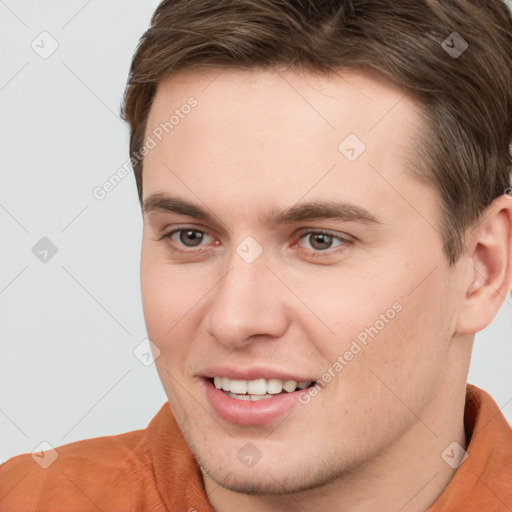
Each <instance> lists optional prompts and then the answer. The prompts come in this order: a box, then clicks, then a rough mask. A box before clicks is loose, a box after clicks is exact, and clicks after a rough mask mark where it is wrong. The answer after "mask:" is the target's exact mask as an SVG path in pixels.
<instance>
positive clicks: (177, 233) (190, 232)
mask: <svg viewBox="0 0 512 512" xmlns="http://www.w3.org/2000/svg"><path fill="white" fill-rule="evenodd" d="M165 237H166V238H169V239H170V240H171V241H172V242H173V243H174V244H176V245H177V246H178V248H177V249H176V250H178V251H180V250H181V249H179V247H187V248H190V249H193V248H194V247H199V246H200V245H201V242H203V241H204V240H207V239H208V238H213V237H211V236H210V235H209V234H208V233H206V232H205V231H201V230H199V229H192V228H181V229H175V230H174V231H171V232H170V233H168V234H167V235H165ZM203 245H204V244H203Z"/></svg>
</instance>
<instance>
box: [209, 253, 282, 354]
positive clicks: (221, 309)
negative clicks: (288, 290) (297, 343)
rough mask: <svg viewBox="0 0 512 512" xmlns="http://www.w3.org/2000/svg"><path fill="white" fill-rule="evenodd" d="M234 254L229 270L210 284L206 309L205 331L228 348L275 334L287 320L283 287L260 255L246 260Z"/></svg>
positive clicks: (277, 335)
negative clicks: (255, 258)
mask: <svg viewBox="0 0 512 512" xmlns="http://www.w3.org/2000/svg"><path fill="white" fill-rule="evenodd" d="M237 258H238V256H237V255H234V258H233V259H232V260H231V265H230V267H229V271H228V272H227V273H226V274H225V275H224V277H223V278H222V279H221V280H220V282H219V283H218V285H217V286H216V287H215V288H214V293H213V294H212V295H211V297H210V303H209V306H210V307H209V308H208V310H207V312H206V325H207V327H208V330H209V334H210V335H211V336H213V337H214V338H215V339H216V340H217V341H218V342H219V343H221V344H223V345H225V346H227V347H230V348H240V347H243V346H245V345H247V344H249V343H252V342H254V341H255V340H256V339H260V340H261V339H269V338H278V337H280V336H282V335H283V334H284V333H285V332H286V329H287V328H288V321H289V319H288V317H287V313H286V312H287V310H288V308H286V307H285V304H284V300H285V296H286V295H285V289H284V287H283V285H282V283H280V282H279V280H278V279H277V278H276V276H275V275H274V274H273V273H272V272H271V270H270V269H269V268H268V267H267V266H266V264H265V261H264V259H263V258H260V259H258V260H257V261H255V262H253V263H246V262H245V261H242V260H241V259H240V258H238V260H239V261H236V259H237ZM212 291H213V290H212Z"/></svg>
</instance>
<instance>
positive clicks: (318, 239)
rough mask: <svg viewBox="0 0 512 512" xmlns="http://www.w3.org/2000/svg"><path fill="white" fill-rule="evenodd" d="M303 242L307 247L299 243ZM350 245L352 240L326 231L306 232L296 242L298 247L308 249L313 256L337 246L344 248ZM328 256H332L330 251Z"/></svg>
mask: <svg viewBox="0 0 512 512" xmlns="http://www.w3.org/2000/svg"><path fill="white" fill-rule="evenodd" d="M303 240H304V241H305V242H306V243H307V244H308V245H309V247H308V246H307V245H306V246H304V245H303V244H302V243H301V241H303ZM336 242H337V243H336ZM350 244H353V241H352V240H350V239H348V238H343V237H341V236H338V235H335V234H333V233H329V232H326V231H308V232H306V233H302V234H301V235H300V238H299V241H298V242H297V245H298V246H299V247H303V248H306V249H309V250H310V251H311V252H312V253H313V255H314V256H316V255H319V254H318V253H321V252H326V251H328V250H329V249H332V248H336V247H339V246H343V248H344V246H346V245H350ZM329 254H332V251H330V252H329ZM326 256H327V255H326Z"/></svg>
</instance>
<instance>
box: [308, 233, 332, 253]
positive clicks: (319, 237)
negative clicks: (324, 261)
mask: <svg viewBox="0 0 512 512" xmlns="http://www.w3.org/2000/svg"><path fill="white" fill-rule="evenodd" d="M311 236H312V240H314V242H311V246H312V247H314V248H315V249H328V248H329V246H330V245H331V243H332V236H331V235H326V234H323V233H318V234H314V235H311ZM317 241H319V244H317V243H316V242H317ZM322 244H323V245H322Z"/></svg>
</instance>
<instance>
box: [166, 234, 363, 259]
mask: <svg viewBox="0 0 512 512" xmlns="http://www.w3.org/2000/svg"><path fill="white" fill-rule="evenodd" d="M182 231H194V232H196V233H202V234H203V235H208V236H211V237H212V238H213V236H212V235H211V234H210V233H209V232H208V231H204V230H202V229H192V228H179V229H174V230H172V231H170V232H169V233H167V234H166V235H164V236H163V237H162V239H163V238H169V239H171V238H172V236H173V235H174V234H176V233H180V232H182ZM309 235H327V236H330V237H332V238H333V239H337V240H338V241H339V242H341V243H340V244H339V245H338V246H336V247H340V246H345V247H343V248H342V249H338V250H336V247H335V248H334V249H333V250H331V249H325V250H324V251H320V250H315V249H306V248H303V247H301V248H300V249H301V250H306V251H307V252H308V253H309V255H310V256H312V257H313V258H324V257H328V256H332V255H333V253H337V252H340V251H344V250H345V248H346V246H347V245H353V243H354V241H353V240H350V239H348V238H343V237H341V236H339V235H336V234H334V233H331V232H329V231H324V230H321V229H320V230H309V231H303V232H301V233H300V234H299V235H298V238H297V241H296V242H295V243H294V246H295V245H296V244H297V243H298V242H299V241H300V240H302V239H303V238H305V237H307V236H309ZM171 249H172V251H173V252H177V253H181V254H198V253H199V254H201V253H204V252H208V251H209V250H210V249H211V248H210V247H199V248H190V249H180V248H179V246H173V247H171Z"/></svg>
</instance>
